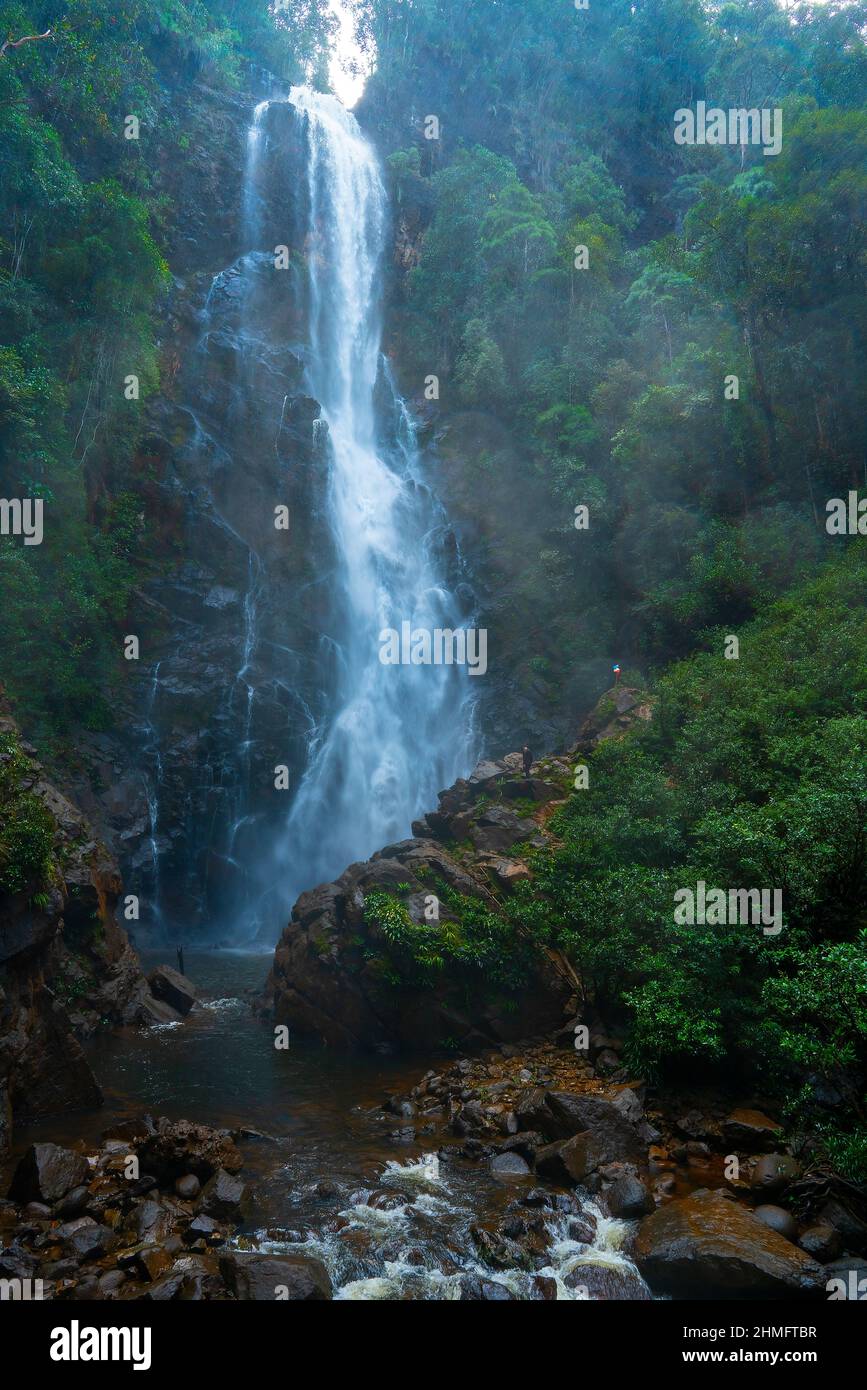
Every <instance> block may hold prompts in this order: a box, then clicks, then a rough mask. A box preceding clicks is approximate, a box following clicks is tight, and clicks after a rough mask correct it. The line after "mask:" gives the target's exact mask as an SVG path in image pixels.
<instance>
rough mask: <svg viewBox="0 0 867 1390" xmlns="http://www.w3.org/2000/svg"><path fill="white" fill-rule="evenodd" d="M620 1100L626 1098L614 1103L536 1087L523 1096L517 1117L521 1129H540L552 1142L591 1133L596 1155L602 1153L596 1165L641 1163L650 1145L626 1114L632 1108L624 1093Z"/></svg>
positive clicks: (520, 1099)
mask: <svg viewBox="0 0 867 1390" xmlns="http://www.w3.org/2000/svg"><path fill="white" fill-rule="evenodd" d="M630 1095H631V1098H632V1101H633V1102H634V1101H635V1100H637V1098H636V1097H635V1095H634V1092H633V1093H630ZM621 1097H624V1098H622V1099H620V1101H619V1103H615V1102H614V1101H610V1100H605V1099H604V1098H603V1097H601V1096H591V1095H582V1094H579V1093H577V1092H571V1091H544V1090H542V1088H541V1087H536V1088H534V1089H533V1090H531V1091H530V1092H529V1093H522V1095H521V1096H520V1097H519V1099H518V1104H517V1105H516V1107H515V1114H516V1116H517V1117H518V1123H519V1125H520V1127H521V1128H522V1129H525V1128H526V1129H530V1128H532V1129H539V1130H541V1132H542V1133H543V1134H544V1135H546V1136H547V1137H548V1138H549V1139H552V1140H554V1139H568V1138H569V1137H570V1136H572V1135H574V1134H581V1133H584V1132H586V1131H588V1130H589V1131H590V1133H591V1134H592V1135H593V1137H594V1140H595V1143H596V1148H595V1150H594V1152H596V1153H598V1154H599V1159H598V1163H597V1164H596V1165H595V1166H598V1165H599V1164H602V1163H615V1162H620V1163H629V1162H639V1161H641V1160H642V1159H644V1158H645V1157H646V1153H647V1146H646V1144H644V1142H643V1141H642V1140H641V1139H640V1138H639V1136H638V1132H637V1130H636V1127H635V1125H634V1124H633V1123H632V1121H631V1120H630V1119H628V1118H627V1115H626V1114H624V1109H627V1110H628V1105H629V1101H628V1099H627V1098H625V1093H623V1092H621ZM633 1113H637V1111H635V1110H634V1111H633ZM531 1121H532V1123H531Z"/></svg>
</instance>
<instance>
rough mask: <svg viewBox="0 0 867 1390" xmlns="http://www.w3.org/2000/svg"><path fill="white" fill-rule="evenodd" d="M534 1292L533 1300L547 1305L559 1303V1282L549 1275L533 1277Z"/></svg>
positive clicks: (535, 1275)
mask: <svg viewBox="0 0 867 1390" xmlns="http://www.w3.org/2000/svg"><path fill="white" fill-rule="evenodd" d="M532 1290H533V1292H532V1294H531V1298H534V1299H538V1300H540V1301H543V1302H545V1303H556V1301H557V1280H556V1279H552V1278H551V1277H550V1276H549V1275H547V1274H534V1275H533V1279H532Z"/></svg>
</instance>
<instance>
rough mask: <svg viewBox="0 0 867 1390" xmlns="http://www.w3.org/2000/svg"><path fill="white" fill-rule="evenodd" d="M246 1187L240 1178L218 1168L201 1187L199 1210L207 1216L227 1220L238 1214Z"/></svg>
mask: <svg viewBox="0 0 867 1390" xmlns="http://www.w3.org/2000/svg"><path fill="white" fill-rule="evenodd" d="M246 1193H247V1188H246V1185H245V1184H244V1183H243V1182H242V1181H241V1179H240V1178H237V1177H234V1176H233V1175H232V1174H231V1173H227V1172H225V1171H224V1170H223V1169H222V1168H219V1169H218V1170H217V1172H216V1173H215V1174H214V1176H213V1177H212V1178H210V1179H209V1180H208V1182H207V1183H206V1184H205V1186H204V1187H203V1188H202V1197H201V1201H200V1203H199V1207H200V1210H201V1211H202V1212H204V1213H205V1215H207V1216H216V1217H220V1218H222V1219H223V1220H228V1219H229V1218H230V1217H234V1216H236V1215H237V1214H238V1212H239V1211H240V1209H241V1206H242V1204H243V1202H244V1199H245V1197H246Z"/></svg>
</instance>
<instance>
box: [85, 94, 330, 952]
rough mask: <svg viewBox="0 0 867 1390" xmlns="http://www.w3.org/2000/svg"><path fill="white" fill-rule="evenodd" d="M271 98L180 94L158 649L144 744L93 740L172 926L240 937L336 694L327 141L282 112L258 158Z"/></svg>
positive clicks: (145, 689)
mask: <svg viewBox="0 0 867 1390" xmlns="http://www.w3.org/2000/svg"><path fill="white" fill-rule="evenodd" d="M263 94H264V93H263V92H259V93H257V94H256V96H255V97H254V95H252V94H250V95H233V94H231V93H225V92H220V91H216V90H212V89H210V88H208V87H205V86H202V85H201V84H196V85H195V86H194V88H193V89H192V91H191V92H190V93H189V94H187V95H186V96H185V97H182V96H180V95H179V96H178V98H177V100H178V103H179V107H182V110H181V124H182V128H183V132H184V139H185V141H186V146H185V151H184V155H183V158H182V159H179V158H177V157H175V158H173V156H172V152H171V150H169V149H163V150H162V151H161V152H160V158H159V166H158V178H159V182H160V187H161V190H162V191H163V192H164V194H165V196H166V199H167V201H168V204H169V207H170V213H169V225H168V227H167V232H166V237H167V247H166V249H167V255H168V259H169V264H170V268H171V270H172V272H173V281H172V287H171V290H170V292H169V294H168V296H167V298H166V301H165V303H164V304H163V306H162V309H161V343H160V350H161V363H160V366H161V390H160V393H159V394H157V395H155V396H154V397H152V398H151V399H150V400H149V401H148V403H147V407H146V412H145V415H146V425H145V429H144V430H143V432H142V435H141V437H140V440H139V444H138V449H137V453H136V457H135V459H134V461H133V464H132V475H133V477H134V480H135V486H136V489H137V491H138V493H139V495H140V496H142V501H143V512H142V525H143V527H144V533H145V536H146V540H147V547H146V548H147V561H146V563H145V566H144V568H143V571H142V576H141V583H140V586H139V588H138V590H137V592H136V594H135V596H134V601H133V604H132V605H131V610H130V612H129V614H128V617H127V624H128V626H127V629H126V630H127V631H129V632H132V633H134V634H135V635H136V636H138V638H139V642H140V657H139V660H138V661H129V662H124V661H122V662H120V667H121V668H122V670H121V675H122V682H121V683H122V687H123V693H122V695H121V700H120V705H119V707H118V717H117V720H116V729H117V730H124V733H123V734H122V735H121V734H120V733H118V732H108V733H105V734H100V735H98V736H91V735H88V734H87V733H83V734H82V736H81V740H80V745H79V749H80V752H81V756H82V770H81V775H80V776H79V778H78V780H77V782H76V786H75V791H76V796H77V797H78V798H79V799H80V801H81V804H82V806H83V807H84V809H85V810H86V812H87V814H88V815H89V816H90V817H91V818H92V820H93V822H94V824H95V825H96V826H97V828H98V829H99V831H100V832H101V833H102V834H104V835H105V836H106V838H107V839H109V841H110V843H111V844H112V846H113V848H114V849H115V851H116V853H117V854H118V857H119V860H120V862H121V866H122V869H123V874H124V880H125V882H126V883H127V885H128V887H129V888H130V890H131V891H134V892H136V893H137V894H138V895H139V897H140V898H141V902H142V925H143V928H144V929H150V928H154V929H156V930H157V931H161V930H163V929H165V930H167V931H171V932H174V931H175V930H181V931H183V932H184V933H186V932H188V931H195V929H196V927H197V926H198V925H200V924H201V925H202V926H204V927H207V928H208V930H209V931H211V932H214V931H217V932H221V931H225V933H226V934H227V935H234V934H235V932H236V930H237V927H238V920H239V919H240V917H241V914H242V912H243V911H244V910H245V909H248V908H249V905H250V903H251V902H255V901H256V899H257V897H258V896H259V894H260V892H262V891H264V890H265V889H267V882H263V884H262V885H259V884H257V883H254V882H251V881H250V879H249V878H248V877H247V876H246V874H245V871H244V869H243V868H242V865H246V864H248V863H250V862H252V861H254V860H256V859H257V858H259V857H261V855H256V854H248V853H247V852H246V851H247V849H248V844H247V842H246V841H245V836H248V835H256V836H257V837H259V842H260V848H261V835H262V825H263V822H265V823H267V822H269V821H270V820H273V818H274V814H275V812H279V810H280V809H282V806H283V804H284V801H285V794H283V800H281V793H280V792H276V791H275V788H274V768H275V765H276V764H282V765H285V766H286V767H287V768H288V769H289V773H290V783H291V785H296V784H297V780H298V774H299V773H300V770H301V769H302V768H303V766H304V763H305V760H306V752H307V738H308V736H309V731H310V728H311V725H312V723H313V721H314V720H315V718H316V717H317V715H318V713H319V712H320V708H319V707H320V705H321V701H322V692H323V690H324V689H327V687H328V679H329V676H328V671H327V670H326V669H325V666H324V663H327V661H328V659H329V654H328V653H327V651H324V650H323V643H322V641H321V633H322V631H323V630H327V629H328V622H327V609H328V604H329V589H328V582H327V576H328V571H329V566H330V554H329V545H328V541H327V538H326V534H325V530H324V528H323V527H322V525H321V524H320V519H319V515H320V509H321V505H322V501H323V492H324V483H325V459H324V453H323V448H324V435H323V433H322V431H321V429H319V430H317V421H318V417H319V413H320V411H319V405H318V403H317V402H316V401H314V400H311V399H309V398H308V397H307V396H306V395H305V393H304V391H303V389H302V382H301V378H302V361H301V347H302V343H303V338H304V333H305V323H306V293H307V286H306V272H305V267H304V250H305V248H304V245H303V231H302V229H303V228H304V226H305V225H306V221H307V214H306V198H307V179H306V148H305V142H304V131H303V127H302V125H301V123H300V122H299V119H298V115H297V113H296V112H295V110H294V108H292V107H289V106H288V105H286V104H283V103H278V104H276V105H274V106H272V107H270V108H268V110H267V111H266V112H265V114H264V116H263V118H262V123H261V128H260V130H259V133H258V143H257V145H256V150H255V158H254V152H253V147H252V137H251V134H250V126H251V122H252V119H253V111H254V106H255V103H256V101H257V100H258V99H259V97H261V96H262V95H263ZM279 246H283V247H286V248H287V253H288V260H289V264H288V266H287V268H286V269H285V270H279V271H278V270H276V269H275V264H274V253H275V248H276V247H279ZM110 481H111V483H112V486H113V487H115V488H117V489H122V488H123V487H124V486H126V484H127V479H126V478H125V477H123V476H121V477H118V478H115V479H113V480H110ZM278 507H283V508H286V509H288V510H287V513H286V524H285V526H284V527H282V528H278V526H277V525H275V509H276V508H278ZM302 595H303V600H302V598H301V596H302Z"/></svg>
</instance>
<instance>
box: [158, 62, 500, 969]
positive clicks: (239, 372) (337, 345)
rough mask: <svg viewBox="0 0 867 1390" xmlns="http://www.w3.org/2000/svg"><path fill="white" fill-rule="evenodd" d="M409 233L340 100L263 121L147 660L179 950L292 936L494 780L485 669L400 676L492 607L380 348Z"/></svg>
mask: <svg viewBox="0 0 867 1390" xmlns="http://www.w3.org/2000/svg"><path fill="white" fill-rule="evenodd" d="M299 176H300V179H301V187H300V190H299ZM305 184H306V187H305ZM288 190H292V192H293V197H292V200H291V202H287V198H286V193H287V191H288ZM387 223H388V210H387V202H386V195H385V191H384V188H383V184H382V180H381V178H380V173H379V168H378V165H377V160H376V157H375V155H374V153H373V151H372V149H371V147H370V146H369V145H368V143H367V142H366V140H365V139H364V137H363V136H362V134H361V131H360V130H359V127H358V125H357V123H356V121H355V119H354V118H353V117H352V116H351V115H350V114H349V113H348V112H347V111H346V110H344V108H343V107H342V106H341V105H340V104H339V102H337V101H336V100H335V99H334V98H333V97H328V96H323V95H320V94H315V93H313V92H310V91H307V90H306V89H301V88H296V89H293V91H292V92H291V94H290V96H289V98H288V99H286V98H282V97H281V98H274V99H271V100H268V101H264V102H261V103H260V104H259V105H258V106H257V107H256V109H255V112H254V115H253V119H252V123H251V125H250V128H249V131H248V133H247V139H246V149H245V153H244V172H243V186H242V189H241V200H240V218H239V224H238V229H239V233H240V254H239V255H238V256H237V257H236V259H235V260H234V261H233V262H232V263H231V264H230V265H228V266H227V267H226V268H225V269H223V270H220V271H219V272H218V273H217V274H216V275H214V276H213V279H212V281H211V284H210V288H209V289H208V292H207V294H206V296H205V299H204V302H203V304H202V307H201V309H200V311H199V313H198V315H197V329H198V331H197V333H196V336H195V338H194V339H193V340H192V341H191V342H190V345H189V349H188V351H187V353H186V356H185V360H184V365H185V370H184V371H183V372H182V374H181V376H180V377H179V386H178V399H177V402H176V404H175V405H174V406H173V410H174V415H173V416H172V418H171V420H170V422H169V423H170V430H167V432H170V433H171V434H172V436H173V437H175V436H176V437H177V438H178V439H179V441H180V442H179V443H177V444H176V445H174V452H173V456H172V465H171V469H170V470H169V471H168V472H167V475H166V481H165V484H164V487H165V494H166V496H165V500H166V512H167V514H169V515H178V514H181V513H182V515H183V523H182V525H183V543H182V551H183V561H182V562H181V564H180V565H179V567H178V570H177V571H176V572H175V573H173V574H169V575H167V576H166V577H165V579H164V581H163V583H162V585H160V584H159V583H157V584H156V585H155V587H154V588H153V590H152V591H151V593H152V597H153V598H154V599H155V600H156V604H155V609H156V611H159V612H160V613H162V614H163V615H167V614H168V615H171V617H172V619H173V622H172V625H171V626H170V627H169V628H168V629H166V630H165V631H164V632H161V633H160V634H159V638H158V640H156V641H155V642H153V643H152V644H150V650H152V651H153V654H154V664H153V665H152V666H151V668H150V671H149V673H148V681H149V684H148V689H147V691H146V692H143V697H142V715H141V721H140V725H139V729H140V741H141V750H142V755H143V756H142V761H143V764H144V766H145V768H146V775H147V801H148V825H147V831H148V832H149V833H148V834H147V838H146V840H145V841H143V843H142V846H141V848H140V849H139V851H138V862H137V863H136V864H134V865H133V869H134V871H136V872H138V873H139V875H140V881H139V885H138V886H139V887H140V889H141V891H142V896H143V899H144V900H145V902H147V903H148V905H149V908H150V911H149V925H151V926H153V927H154V928H155V929H156V930H157V931H159V932H160V933H161V934H164V935H166V936H169V937H170V938H172V939H174V938H175V937H178V936H180V937H183V936H184V935H186V934H187V932H188V931H191V930H195V932H196V934H197V935H201V936H207V937H210V938H211V939H212V940H218V941H222V942H225V943H229V942H231V943H233V944H241V943H243V942H249V941H252V940H254V939H258V941H259V942H260V943H261V944H270V943H272V942H273V940H274V939H275V937H276V936H277V934H278V933H279V931H280V929H281V927H282V926H283V925H284V923H285V920H286V917H287V914H288V912H289V910H290V909H291V907H292V904H293V903H294V901H295V899H296V898H297V896H298V894H299V893H301V892H302V891H303V890H304V889H307V888H310V887H313V886H314V885H315V884H317V883H320V882H322V881H323V880H326V879H329V878H334V877H336V876H337V875H339V874H340V873H341V872H342V871H343V869H344V868H345V867H346V866H347V865H348V864H350V863H352V862H353V861H354V860H357V859H360V858H364V857H366V856H367V855H369V854H371V853H372V852H374V851H375V850H377V849H379V848H381V847H383V846H385V845H386V844H388V843H389V842H390V841H394V840H395V839H401V838H404V837H405V836H407V835H408V834H409V833H410V826H411V822H412V820H413V818H414V817H415V816H417V815H419V814H421V813H422V812H423V811H426V810H429V809H431V808H432V807H433V806H434V805H435V804H436V795H437V792H438V791H439V790H440V789H441V788H443V787H445V786H448V785H449V784H450V783H451V782H453V781H454V780H455V778H456V777H457V776H459V775H460V774H462V773H465V772H466V771H467V769H468V767H469V766H470V765H471V763H472V754H473V751H474V750H473V747H472V743H473V737H472V732H471V727H472V705H473V700H472V696H473V695H474V694H475V691H474V690H473V686H474V685H475V682H474V681H473V680H471V679H469V678H468V672H467V669H466V667H464V668H460V667H456V666H433V665H431V666H419V665H396V666H395V665H383V664H382V663H381V662H380V659H379V654H380V632H381V631H382V629H384V628H391V629H394V630H396V631H398V632H399V631H400V630H401V627H402V624H404V623H408V624H410V626H411V629H422V630H427V631H433V630H435V629H438V628H439V629H449V630H456V629H460V628H462V627H463V626H465V625H466V623H467V622H468V621H469V620H470V613H471V606H472V600H471V599H466V600H462V599H460V598H459V597H458V595H460V594H461V593H462V592H464V591H467V590H466V586H465V585H462V584H461V583H460V576H461V571H462V566H461V561H460V557H459V554H458V551H457V546H456V542H455V539H454V536H453V534H452V532H451V530H450V528H449V526H448V522H447V519H446V517H445V514H444V512H443V510H442V507H441V506H440V505H439V503H438V502H437V500H436V498H435V497H434V496H433V494H432V492H431V490H430V488H429V486H428V485H427V483H426V481H425V479H424V476H423V472H422V468H421V461H420V456H419V450H418V447H417V445H416V439H415V431H414V427H413V422H412V419H411V417H410V414H409V412H408V411H407V408H406V406H405V404H404V402H403V401H402V400H401V399H400V396H399V394H398V392H397V390H396V388H395V386H394V383H393V380H392V376H391V372H390V369H389V365H388V362H387V360H386V359H385V358H384V356H383V355H382V353H381V349H380V320H379V299H380V290H381V278H382V277H381V262H382V256H383V250H384V245H385V241H386V236H387V231H388V225H387ZM275 242H285V243H287V245H288V246H289V247H291V255H290V257H289V261H290V264H289V267H288V269H287V270H283V269H280V268H278V267H277V265H276V263H275V255H274V247H275ZM281 503H285V504H287V506H289V510H290V511H291V525H290V527H289V528H288V530H284V531H283V532H282V533H281V532H280V531H278V530H276V529H275V525H274V516H275V506H276V504H281ZM290 504H291V505H290ZM467 592H468V591H467ZM278 765H285V766H286V767H287V768H288V769H289V774H290V776H289V779H288V780H289V788H288V790H279V791H278V790H277V789H276V788H275V785H274V769H275V767H276V766H278Z"/></svg>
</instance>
